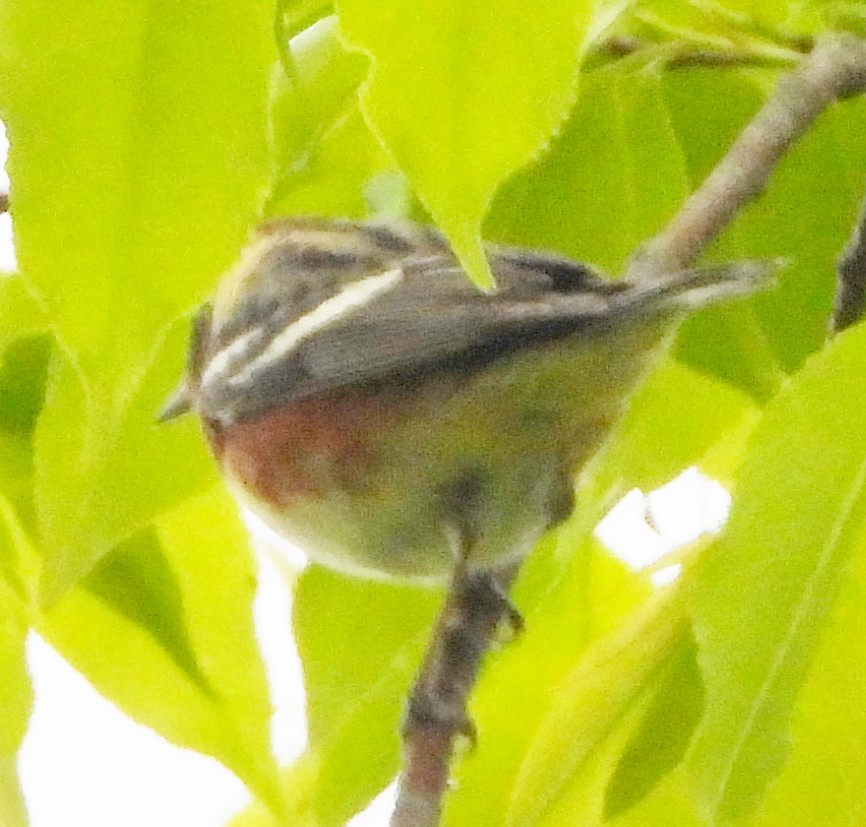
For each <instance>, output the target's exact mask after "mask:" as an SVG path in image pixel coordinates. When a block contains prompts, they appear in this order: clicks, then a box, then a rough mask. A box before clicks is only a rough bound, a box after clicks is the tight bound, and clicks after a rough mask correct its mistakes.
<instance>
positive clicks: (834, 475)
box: [688, 329, 866, 818]
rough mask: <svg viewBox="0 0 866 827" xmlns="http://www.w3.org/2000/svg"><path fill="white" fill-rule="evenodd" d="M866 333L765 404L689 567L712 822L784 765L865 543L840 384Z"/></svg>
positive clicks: (865, 365)
mask: <svg viewBox="0 0 866 827" xmlns="http://www.w3.org/2000/svg"><path fill="white" fill-rule="evenodd" d="M864 332H866V331H864V330H862V329H861V330H857V331H853V332H851V333H848V334H846V335H844V336H840V337H839V339H838V340H837V341H836V342H834V343H833V346H832V347H830V348H828V349H827V350H825V351H824V352H823V353H821V354H820V355H819V356H817V357H815V358H814V359H812V360H811V361H810V362H809V363H807V365H806V367H805V368H804V369H803V371H801V372H800V374H799V375H798V376H797V377H796V379H795V380H793V381H792V382H791V384H790V385H788V386H787V387H786V388H785V389H784V390H783V391H782V393H780V394H779V396H778V397H777V398H776V399H775V400H774V401H773V402H772V403H771V404H770V405H769V406H768V408H767V411H766V414H765V416H764V419H763V422H762V423H761V425H760V426H759V427H758V429H757V430H756V431H755V434H754V437H753V439H752V440H751V443H750V453H749V456H748V458H747V460H746V461H745V462H744V464H743V468H742V471H741V473H740V475H739V477H738V483H737V485H738V487H737V491H738V494H739V495H740V498H739V499H738V500H737V503H736V505H735V507H734V510H733V512H732V514H731V520H730V523H729V525H728V529H727V531H726V533H725V537H724V538H723V539H722V540H721V541H720V542H719V543H718V544H717V545H716V547H715V548H713V549H712V552H711V553H709V554H707V555H706V556H705V557H704V559H703V560H702V561H701V562H700V563H699V564H698V565H697V567H696V569H695V571H694V572H693V573H692V574H693V575H694V577H693V579H692V581H691V583H690V588H691V590H692V593H691V596H692V616H693V619H694V627H695V634H696V636H697V640H698V643H699V645H700V646H701V654H700V656H699V661H700V663H701V668H702V672H703V675H704V680H705V682H706V687H707V712H706V715H705V717H704V720H703V722H702V724H701V726H700V728H699V731H698V734H697V736H696V740H695V742H694V745H693V749H692V755H691V756H690V758H689V762H688V765H689V769H690V771H691V772H692V773H693V775H694V776H695V786H696V790H697V792H698V795H699V796H700V802H701V804H702V805H703V806H705V807H706V809H707V810H708V811H709V813H710V814H711V815H712V816H713V817H714V818H715V817H719V816H721V817H733V816H740V815H742V814H743V813H744V812H747V811H748V810H750V809H752V808H753V807H754V806H755V805H756V803H757V801H758V800H759V799H760V796H761V795H762V794H763V792H764V790H765V788H766V786H767V783H768V782H769V781H770V780H771V779H772V777H773V776H774V775H775V774H776V773H777V772H778V770H779V769H780V767H781V766H782V764H783V762H784V760H785V758H786V757H787V752H788V747H789V744H788V720H789V718H790V714H791V707H792V706H793V704H794V701H795V699H796V696H797V691H798V690H799V688H800V686H801V684H802V682H803V679H804V676H805V673H806V669H807V668H808V665H809V661H810V658H811V655H812V650H813V649H814V646H815V643H816V640H817V637H818V634H819V633H820V632H821V630H822V629H823V628H824V626H825V625H826V622H827V615H828V613H829V612H830V610H831V608H832V606H833V602H834V600H835V598H836V594H837V592H838V589H839V585H840V583H841V582H842V580H843V578H844V575H845V572H846V568H847V564H848V563H849V561H850V560H851V558H852V556H853V555H854V554H855V553H856V552H857V551H858V549H859V548H860V547H861V545H862V539H863V538H862V533H863V526H864V518H866V459H864V457H863V456H862V454H861V453H860V452H858V451H857V450H852V448H853V446H852V444H851V443H850V441H849V440H850V439H851V437H852V435H854V434H860V433H864V432H866V406H864V405H863V400H862V399H861V398H860V396H859V394H857V393H852V392H851V385H850V377H852V376H858V375H861V374H862V373H863V372H864V370H866V336H864V335H863V333H864ZM843 377H844V378H843ZM756 549H760V554H756V553H755V550H756ZM744 630H745V631H747V633H748V635H749V636H750V638H752V642H751V645H750V646H749V647H747V648H745V649H744V648H743V645H742V642H743V634H744Z"/></svg>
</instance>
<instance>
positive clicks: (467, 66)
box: [339, 0, 592, 287]
mask: <svg viewBox="0 0 866 827" xmlns="http://www.w3.org/2000/svg"><path fill="white" fill-rule="evenodd" d="M590 12H591V4H589V3H587V2H585V0H549V2H546V3H543V4H527V3H525V2H523V0H503V2H499V3H490V2H488V0H445V2H442V0H420V1H419V0H383V2H379V3H369V2H364V0H340V2H339V13H340V22H341V30H342V33H343V36H344V37H345V38H346V40H347V42H348V43H350V44H352V45H355V46H357V47H358V48H360V49H363V50H364V51H365V52H366V53H367V54H368V55H369V56H370V59H371V71H370V75H369V78H368V80H367V82H366V83H365V85H364V87H363V91H362V95H361V102H362V109H363V111H364V113H365V115H366V116H367V120H368V123H369V124H370V128H371V129H372V131H373V132H374V133H375V134H376V135H378V136H379V137H380V138H381V139H382V141H383V143H385V144H386V146H387V147H388V150H389V152H390V154H391V156H392V157H393V158H394V161H395V163H396V164H397V166H398V167H399V168H400V169H401V170H402V172H403V173H404V174H405V175H406V176H407V177H408V178H409V179H410V180H411V181H412V184H413V187H414V189H415V193H416V194H417V195H418V197H419V199H420V200H421V202H422V203H423V204H424V206H425V207H426V208H427V210H428V211H429V213H430V215H431V216H432V217H433V219H434V221H435V222H436V223H437V224H439V225H440V226H441V227H442V228H443V229H444V230H445V231H446V232H447V233H448V236H449V239H450V241H451V244H452V246H453V247H454V250H455V252H456V253H457V255H458V256H459V257H460V259H461V261H462V262H463V264H464V266H465V267H466V269H467V271H468V272H469V273H470V274H471V275H472V277H473V279H474V280H475V281H476V282H478V283H479V284H481V285H483V286H486V287H489V286H490V285H491V284H492V279H491V276H490V272H489V270H488V267H487V261H486V260H485V258H484V254H483V252H482V250H481V237H480V230H481V222H482V220H483V218H484V214H485V212H486V211H487V207H488V205H489V203H490V200H491V198H492V197H493V193H494V191H495V190H496V188H497V186H498V185H499V184H500V183H502V181H503V180H504V179H505V177H506V176H507V175H509V173H511V172H512V171H514V170H515V169H517V168H519V167H521V166H522V165H523V164H525V163H526V162H527V161H528V160H529V159H530V158H532V157H533V156H534V155H536V154H537V153H538V152H539V151H540V150H541V148H542V147H543V146H544V144H545V143H546V142H547V140H548V139H549V138H550V135H551V133H552V132H553V131H554V130H555V129H556V128H557V127H558V126H559V124H560V123H561V122H562V121H563V120H564V118H565V116H566V114H567V113H568V110H569V108H570V106H571V104H572V102H573V101H574V94H575V92H574V90H575V85H576V80H577V59H578V56H579V55H580V53H581V51H582V50H583V47H584V45H585V42H586V37H587V29H588V28H589V25H590V24H591V22H592V15H591V13H590Z"/></svg>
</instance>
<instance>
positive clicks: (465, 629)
mask: <svg viewBox="0 0 866 827" xmlns="http://www.w3.org/2000/svg"><path fill="white" fill-rule="evenodd" d="M518 568H519V567H518V565H514V566H512V567H510V568H509V569H508V570H506V571H505V572H503V573H498V574H494V573H493V572H491V571H489V570H480V569H476V570H470V569H467V568H466V566H465V563H464V562H461V563H459V564H458V565H457V567H456V570H455V573H454V577H453V580H452V583H451V587H450V588H449V590H448V595H447V597H446V600H445V604H444V606H443V607H442V610H441V611H440V613H439V617H438V618H437V620H436V627H435V631H434V633H433V637H432V639H431V641H430V644H429V647H428V649H427V652H426V654H425V656H424V662H423V665H422V668H421V672H420V673H419V675H418V678H417V680H416V682H415V686H414V687H413V688H412V693H411V695H410V698H409V709H408V713H407V716H406V723H405V725H404V727H403V772H402V774H401V777H400V785H399V790H398V793H397V803H396V805H395V808H394V813H393V815H392V817H391V827H435V825H437V824H438V823H439V814H440V810H441V806H442V799H443V797H444V795H445V792H446V791H447V788H448V778H449V772H450V764H451V756H452V754H453V751H454V742H455V740H456V739H457V737H458V736H460V735H462V736H464V737H468V738H469V739H470V741H471V742H473V743H474V741H475V729H474V727H473V725H472V722H471V721H470V719H469V716H468V714H467V712H466V707H467V702H468V699H469V694H470V692H471V691H472V688H473V687H474V686H475V681H476V679H477V677H478V670H479V668H480V666H481V661H482V660H483V658H484V655H485V654H486V652H487V650H488V649H489V647H490V643H491V641H492V639H493V637H494V635H495V633H496V629H497V627H499V625H500V624H501V623H502V622H503V621H507V622H508V623H509V624H510V625H511V627H512V629H515V630H519V629H520V628H522V620H521V618H520V615H519V614H518V613H517V611H516V610H515V609H514V608H513V607H512V606H511V604H510V603H509V601H508V597H507V589H508V588H509V586H510V585H511V583H512V582H513V581H514V578H515V577H516V576H517V571H518Z"/></svg>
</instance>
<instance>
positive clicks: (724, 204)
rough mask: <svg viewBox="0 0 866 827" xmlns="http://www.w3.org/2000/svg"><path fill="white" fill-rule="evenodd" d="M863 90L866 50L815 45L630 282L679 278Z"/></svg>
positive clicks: (841, 41)
mask: <svg viewBox="0 0 866 827" xmlns="http://www.w3.org/2000/svg"><path fill="white" fill-rule="evenodd" d="M864 90H866V42H864V41H863V40H861V39H860V38H856V37H854V36H852V35H847V34H834V35H832V36H828V37H826V38H823V39H821V40H819V41H818V43H817V45H816V46H815V49H814V51H813V52H812V53H811V54H810V55H809V56H808V57H806V58H804V60H803V63H802V64H801V65H800V66H799V67H798V68H797V69H796V70H794V71H793V72H791V73H789V74H787V75H785V76H784V77H782V78H781V80H780V81H779V83H778V85H777V86H776V90H775V92H774V93H773V95H772V97H771V98H770V99H769V100H768V101H767V102H766V103H765V104H764V106H763V107H762V109H761V110H760V111H759V112H758V114H757V115H756V116H755V118H754V120H753V121H752V122H751V123H750V124H749V125H748V126H747V127H746V128H745V129H744V130H743V133H742V134H741V135H740V137H739V138H738V139H737V141H736V142H735V143H734V145H733V146H732V147H731V149H730V150H729V152H728V154H727V155H726V156H725V157H724V158H723V159H722V160H721V162H720V163H719V164H718V166H717V167H716V168H715V169H714V170H713V171H712V173H710V175H709V177H708V178H707V179H706V181H704V183H703V184H702V185H701V187H700V188H699V189H698V190H697V191H696V192H694V193H693V194H692V195H691V197H690V198H689V199H688V200H687V201H686V203H685V204H684V205H683V207H682V209H681V210H680V211H679V212H678V213H677V214H676V216H674V218H673V220H672V221H671V222H670V224H669V225H668V226H667V227H666V228H665V230H663V231H662V232H661V233H660V234H659V235H657V236H656V237H655V238H653V239H651V240H650V241H648V242H647V243H646V244H644V245H643V246H642V247H641V248H640V249H639V250H638V251H637V253H636V254H635V256H634V257H633V259H632V261H631V264H630V265H629V268H628V276H629V278H635V279H638V278H643V279H651V278H656V277H658V276H660V275H662V274H664V273H670V272H674V271H677V270H682V269H683V268H685V267H687V266H688V265H689V264H690V263H691V262H693V261H694V260H695V259H696V258H697V257H698V256H699V255H700V254H701V253H702V252H703V251H704V250H705V249H706V248H707V246H708V245H709V244H710V243H711V242H712V241H713V240H714V239H715V238H716V237H717V236H718V235H719V234H720V233H721V232H722V231H723V230H724V229H725V227H727V226H728V224H729V223H730V222H731V220H732V219H733V218H734V216H735V215H737V213H738V212H739V211H740V210H741V209H742V208H743V207H744V206H745V205H746V204H747V203H748V202H749V201H751V200H752V199H753V198H755V197H756V196H758V195H760V193H761V192H763V190H764V187H765V186H766V183H767V180H768V179H769V177H770V175H771V173H772V171H773V169H774V168H775V166H776V164H778V162H779V160H780V159H781V158H782V157H783V156H784V154H785V153H786V152H787V151H788V149H789V148H790V147H791V146H792V144H793V143H794V142H795V141H797V140H798V139H799V138H800V137H802V136H803V135H804V134H805V132H806V131H807V130H808V129H809V127H810V126H811V125H812V123H813V122H814V121H815V119H816V118H817V117H818V115H820V114H821V112H822V111H823V110H824V109H826V108H827V107H828V106H829V105H830V104H831V103H833V102H834V101H835V100H837V99H839V98H845V97H849V96H852V95H856V94H859V93H861V92H863V91H864Z"/></svg>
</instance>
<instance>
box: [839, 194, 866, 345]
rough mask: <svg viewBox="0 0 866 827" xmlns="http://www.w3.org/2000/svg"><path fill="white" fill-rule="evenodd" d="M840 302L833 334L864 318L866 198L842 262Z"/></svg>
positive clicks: (865, 297)
mask: <svg viewBox="0 0 866 827" xmlns="http://www.w3.org/2000/svg"><path fill="white" fill-rule="evenodd" d="M838 274H839V276H838V279H837V282H836V302H835V304H834V306H833V320H832V324H831V333H838V332H839V331H841V330H844V329H845V328H846V327H850V326H851V325H852V324H854V323H855V322H859V321H860V319H862V318H863V313H864V311H866V201H864V202H863V205H862V206H861V208H860V218H859V219H858V221H857V225H856V226H855V227H854V232H853V234H852V236H851V240H850V241H849V242H848V246H847V247H846V249H845V252H844V253H843V254H842V258H841V259H840V260H839V265H838Z"/></svg>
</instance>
